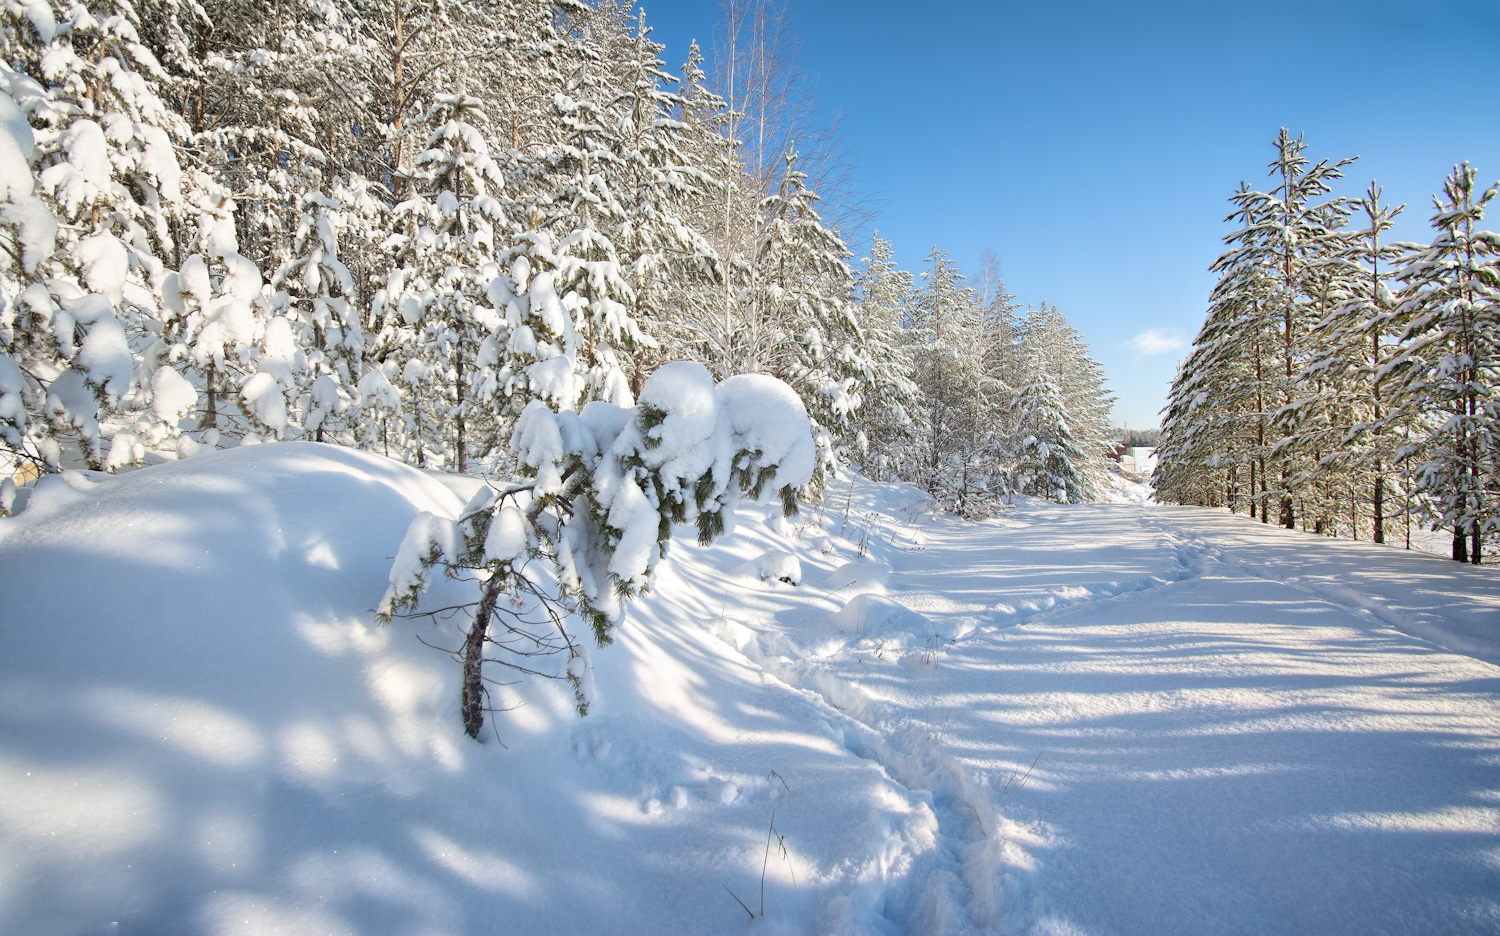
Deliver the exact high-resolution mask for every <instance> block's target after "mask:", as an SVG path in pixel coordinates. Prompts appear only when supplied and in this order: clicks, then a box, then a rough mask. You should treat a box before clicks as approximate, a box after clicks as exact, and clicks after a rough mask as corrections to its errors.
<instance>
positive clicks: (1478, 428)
mask: <svg viewBox="0 0 1500 936" xmlns="http://www.w3.org/2000/svg"><path fill="white" fill-rule="evenodd" d="M1475 176H1476V172H1475V170H1474V169H1473V167H1471V166H1470V165H1469V164H1468V163H1464V164H1463V165H1461V166H1455V167H1454V168H1453V172H1452V173H1451V174H1450V175H1449V176H1448V178H1447V180H1446V181H1445V182H1444V184H1443V194H1442V196H1440V197H1434V198H1433V205H1434V208H1435V213H1434V214H1433V216H1432V226H1433V227H1434V228H1435V229H1436V234H1435V236H1434V237H1433V241H1432V244H1431V245H1430V246H1429V247H1427V249H1425V250H1423V251H1421V252H1420V253H1418V254H1416V255H1415V256H1413V257H1412V258H1411V259H1410V260H1409V261H1408V262H1407V263H1406V264H1405V265H1403V266H1402V267H1401V270H1400V272H1399V273H1398V274H1397V278H1398V279H1399V280H1400V281H1401V283H1402V290H1401V294H1400V296H1399V297H1398V298H1399V302H1400V305H1399V306H1398V307H1397V310H1396V314H1397V316H1398V319H1399V321H1400V322H1401V324H1402V326H1403V328H1402V333H1401V342H1402V348H1401V350H1400V352H1399V353H1398V354H1397V355H1396V356H1395V357H1394V358H1392V359H1391V360H1390V362H1389V363H1388V364H1386V365H1385V373H1388V374H1390V375H1391V377H1392V378H1393V380H1394V382H1395V383H1396V384H1397V386H1398V387H1399V388H1400V399H1401V404H1400V409H1401V410H1403V411H1405V412H1410V413H1411V414H1412V415H1413V416H1414V417H1415V418H1414V422H1415V423H1416V425H1417V427H1418V428H1417V432H1418V437H1417V438H1418V446H1419V447H1418V448H1417V450H1416V452H1413V453H1407V454H1408V455H1410V456H1414V457H1419V458H1420V468H1419V469H1418V477H1419V481H1420V484H1421V486H1422V489H1423V490H1424V491H1425V492H1426V493H1427V494H1428V495H1429V496H1430V497H1431V498H1432V503H1433V506H1434V510H1435V514H1436V516H1435V518H1434V519H1435V520H1436V521H1437V523H1438V524H1440V525H1441V526H1443V527H1446V528H1448V529H1451V530H1452V531H1453V558H1454V559H1456V560H1458V561H1460V562H1463V561H1469V562H1472V563H1474V564H1476V565H1477V564H1479V563H1480V562H1481V560H1482V559H1483V554H1484V543H1485V541H1486V539H1493V538H1494V537H1495V536H1496V535H1497V534H1500V443H1497V437H1500V235H1497V234H1495V233H1494V232H1492V231H1484V230H1480V228H1479V223H1480V222H1481V221H1482V220H1483V219H1484V209H1485V206H1486V205H1488V204H1489V203H1490V202H1491V201H1492V200H1493V199H1494V198H1495V194H1496V191H1497V186H1495V185H1492V186H1490V187H1489V188H1487V189H1484V190H1477V189H1476V187H1475V181H1474V180H1475Z"/></svg>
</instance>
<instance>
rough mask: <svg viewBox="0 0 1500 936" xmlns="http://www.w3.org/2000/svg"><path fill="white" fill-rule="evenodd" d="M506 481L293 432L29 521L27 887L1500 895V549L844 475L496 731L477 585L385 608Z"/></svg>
mask: <svg viewBox="0 0 1500 936" xmlns="http://www.w3.org/2000/svg"><path fill="white" fill-rule="evenodd" d="M472 485H473V482H472V481H468V480H466V479H440V478H436V477H434V476H431V475H427V474H423V473H420V472H417V471H415V470H413V469H409V468H406V467H403V466H401V465H398V464H395V463H392V462H390V461H387V460H384V459H381V458H378V457H376V456H372V455H368V454H363V453H358V452H352V451H348V450H343V449H337V448H333V447H329V446H320V445H315V444H312V443H285V444H276V445H265V446H254V447H248V448H241V449H235V450H230V451H225V452H218V453H214V454H210V455H204V456H200V457H197V458H194V459H190V460H187V461H183V462H178V463H175V464H171V465H165V466H158V467H153V468H149V469H145V470H142V471H139V472H135V473H132V474H128V475H123V476H120V477H114V478H107V479H104V480H101V481H97V482H95V481H91V480H89V479H87V478H84V477H82V476H78V475H73V476H71V477H70V478H69V479H68V480H63V479H60V478H54V479H50V480H48V481H46V482H44V484H43V486H42V487H41V489H39V490H37V491H36V492H34V493H33V494H32V495H31V500H30V503H29V504H28V505H27V506H26V509H25V510H24V511H23V512H21V513H20V514H19V515H18V516H17V517H15V518H13V519H10V520H0V932H3V933H26V934H39V936H46V934H70V936H71V934H85V933H88V934H92V933H114V934H124V936H131V934H153V936H154V934H175V933H184V934H188V933H191V934H197V933H205V934H241V933H243V934H270V933H276V934H282V933H299V934H300V933H364V934H383V933H393V934H396V933H399V934H407V933H410V934H444V933H448V934H474V933H491V932H504V933H551V932H558V933H568V932H609V933H617V932H623V933H673V932H682V933H689V932H754V933H804V932H847V933H904V932H910V933H943V932H953V933H969V932H996V933H1027V932H1034V933H1091V934H1093V933H1097V934H1108V933H1142V934H1166V933H1314V932H1316V933H1361V934H1363V933H1376V932H1379V933H1401V932H1411V933H1488V932H1500V698H1497V693H1500V668H1497V666H1496V665H1495V664H1496V663H1500V640H1497V638H1496V631H1497V629H1500V576H1497V574H1496V570H1493V569H1477V570H1476V569H1472V568H1467V567H1460V566H1459V565H1458V564H1456V563H1452V562H1447V561H1444V560H1440V559H1435V558H1432V557H1427V556H1420V555H1413V554H1409V553H1403V552H1401V551H1400V550H1395V549H1391V548H1383V547H1376V546H1372V545H1369V544H1360V543H1349V542H1344V541H1329V540H1326V539H1323V538H1319V537H1312V536H1307V535H1303V534H1298V533H1291V532H1288V531H1284V530H1277V529H1271V528H1266V527H1262V526H1260V525H1259V524H1255V523H1252V522H1250V521H1248V520H1246V519H1244V518H1240V517H1230V516H1229V515H1227V514H1224V513H1214V512H1209V511H1196V510H1188V509H1176V508H1163V507H1154V506H1147V505H1146V504H1144V503H1142V502H1141V501H1142V500H1143V499H1142V498H1137V499H1135V502H1132V503H1120V504H1107V505H1095V506H1086V507H1050V506H1027V507H1023V508H1020V509H1018V510H1016V511H1014V512H1012V513H1011V514H1009V515H1008V516H1006V517H1005V518H1002V519H1000V520H996V521H991V522H987V523H982V524H965V523H961V522H959V521H956V520H952V519H948V518H935V519H934V518H932V517H930V516H927V515H924V514H922V513H921V512H920V510H921V507H922V501H921V498H920V496H919V495H918V494H916V492H913V491H911V490H910V489H907V488H901V487H894V486H881V485H874V484H869V483H866V482H861V481H856V482H854V486H853V488H852V490H848V485H846V484H844V483H842V482H840V483H835V484H834V485H833V486H832V489H831V491H830V495H829V499H828V501H827V502H826V503H825V505H824V506H823V507H822V508H821V509H818V508H814V510H813V511H809V512H808V513H807V514H805V515H804V517H803V519H802V520H801V521H800V522H797V523H786V522H784V521H780V520H776V521H773V522H767V521H766V517H767V511H766V510H765V509H763V508H755V509H753V510H751V509H748V508H747V509H746V510H744V511H742V512H741V518H740V526H739V529H738V531H737V532H735V533H733V534H731V535H729V536H727V537H725V538H724V539H723V540H721V541H720V543H718V544H716V545H714V546H712V547H706V548H705V547H698V546H696V545H694V544H692V542H691V539H690V538H688V537H686V536H685V537H684V538H682V539H681V540H679V542H677V543H676V544H675V545H674V547H673V552H672V555H671V557H670V559H669V561H668V562H666V563H665V564H664V565H663V566H662V568H661V569H660V572H659V578H658V582H657V585H656V587H655V588H654V589H653V591H652V593H651V594H649V595H648V596H646V597H645V598H643V599H641V600H639V601H637V602H636V603H634V604H633V605H632V607H631V610H630V612H629V615H628V617H627V620H626V622H625V623H624V624H623V625H622V626H621V627H620V628H619V629H618V630H617V636H616V640H615V643H614V644H613V645H612V646H609V647H605V648H602V649H597V650H595V651H594V652H593V654H592V658H593V662H594V666H595V680H596V685H597V697H596V701H595V704H594V708H593V710H592V711H591V714H590V715H589V716H588V717H587V718H584V719H579V718H578V717H577V716H576V715H574V714H573V713H572V710H571V705H570V701H571V696H570V694H569V693H568V692H567V691H566V687H565V686H562V685H558V684H554V683H543V682H540V681H537V680H531V681H530V682H527V683H525V684H523V685H518V686H515V687H510V688H507V689H504V690H503V691H500V692H497V694H496V695H497V698H496V701H497V702H498V703H501V704H504V705H517V706H519V707H517V708H515V709H513V710H512V711H509V712H506V713H502V714H499V715H496V716H495V717H494V718H493V720H492V723H493V725H494V728H495V730H496V733H497V735H498V739H499V740H502V741H503V742H504V746H502V745H501V744H500V743H496V737H495V736H490V737H489V739H488V743H485V744H475V743H474V742H472V741H470V740H469V739H467V738H465V737H464V736H463V734H462V731H461V728H460V726H459V720H458V715H457V701H458V699H457V696H458V688H459V684H458V675H459V673H458V667H457V664H455V663H454V662H453V661H452V660H451V659H450V658H449V657H448V656H447V655H445V654H444V653H443V652H441V651H440V650H435V649H432V648H430V647H428V646H426V645H425V644H424V643H423V642H422V640H425V641H427V642H428V643H431V644H435V645H439V646H455V645H456V643H457V635H458V633H459V628H460V626H461V623H462V622H460V621H457V620H450V621H446V622H443V623H439V624H433V623H430V622H427V621H404V622H403V621H397V622H395V623H393V624H392V625H390V626H389V627H385V628H381V627H378V626H376V625H374V624H372V623H371V617H372V612H371V608H373V606H374V604H375V602H376V601H377V600H378V598H379V596H380V594H381V592H382V591H383V589H384V586H385V579H386V572H387V570H388V568H389V560H390V557H391V556H392V554H393V553H394V551H395V548H396V546H397V544H399V542H400V540H401V537H402V534H403V533H404V531H405V528H406V525H407V523H408V522H409V521H410V519H411V518H412V516H414V515H415V514H416V513H417V512H418V511H420V510H431V511H434V512H446V513H449V514H452V513H453V512H455V511H457V510H458V509H460V507H461V506H462V504H463V502H464V501H465V500H466V495H467V494H468V493H469V489H470V488H471V487H472ZM846 505H847V506H846ZM861 546H863V547H864V551H865V552H867V553H868V555H866V556H863V557H861V556H859V555H858V553H859V552H860V551H861V549H860V547H861ZM783 579H786V580H790V581H783ZM791 582H797V583H799V584H791ZM471 588H472V586H471V585H467V584H465V583H459V582H447V583H443V584H440V585H438V586H436V587H435V588H434V590H433V592H432V593H431V594H430V596H429V598H430V602H429V603H428V604H427V605H426V606H430V607H438V606H440V605H441V604H443V603H445V602H450V601H453V600H460V599H463V598H465V597H466V596H467V595H469V594H470V592H469V591H468V590H469V589H471ZM418 637H421V638H422V640H419V639H418ZM1464 654H1467V655H1464ZM492 675H496V676H499V675H500V674H498V673H496V674H492ZM773 810H774V817H775V818H774V828H775V833H774V834H772V835H771V837H770V840H769V841H770V845H769V847H768V845H767V842H768V832H769V827H770V825H771V822H772V814H773ZM763 868H764V897H763V898H762V869H763ZM731 892H732V895H733V896H731ZM736 897H737V898H738V900H740V901H743V902H744V903H745V904H746V905H748V907H749V909H750V910H752V911H755V912H756V913H757V914H759V913H760V911H761V910H762V908H763V909H764V915H763V916H759V915H758V916H756V917H755V918H753V919H752V918H751V917H750V916H749V915H748V914H747V912H746V910H745V909H742V908H741V906H740V904H739V903H738V902H737V901H736Z"/></svg>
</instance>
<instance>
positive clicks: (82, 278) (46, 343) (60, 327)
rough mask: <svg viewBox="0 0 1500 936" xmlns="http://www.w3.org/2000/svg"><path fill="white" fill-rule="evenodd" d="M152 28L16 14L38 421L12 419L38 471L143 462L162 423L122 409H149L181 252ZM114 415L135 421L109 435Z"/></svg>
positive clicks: (17, 229) (8, 34)
mask: <svg viewBox="0 0 1500 936" xmlns="http://www.w3.org/2000/svg"><path fill="white" fill-rule="evenodd" d="M96 13H97V15H96ZM137 26H138V21H137V20H136V19H135V16H134V12H133V10H132V9H131V7H130V6H129V5H128V4H123V3H121V4H103V5H101V7H100V8H98V9H97V10H96V11H95V12H90V10H89V9H88V8H86V7H84V6H82V5H76V6H73V7H71V8H70V9H69V10H68V12H67V15H66V16H65V17H64V18H63V21H62V22H61V23H58V22H57V21H56V20H55V19H54V18H53V15H52V13H51V11H50V9H49V7H48V5H46V4H43V3H37V4H32V5H31V6H30V7H28V8H26V10H25V11H24V13H23V11H22V10H21V8H13V9H9V10H8V11H7V13H6V14H5V22H4V32H3V39H4V48H5V53H6V59H7V60H8V61H10V62H15V63H17V64H19V65H21V66H22V67H23V68H24V67H29V68H31V69H33V70H34V74H32V75H29V76H28V75H25V74H22V73H18V72H13V71H11V70H10V69H9V68H5V69H4V73H3V75H0V79H3V80H0V84H3V86H4V87H3V88H0V90H3V91H4V92H5V93H6V94H7V96H8V99H9V102H10V103H9V106H8V107H7V111H8V117H9V118H10V121H11V122H12V123H13V127H12V130H13V134H12V143H13V144H14V148H15V150H16V151H17V152H18V153H19V154H20V157H21V158H19V159H17V160H16V161H15V162H14V163H12V168H11V172H12V173H14V177H13V179H12V180H11V181H10V183H9V185H8V188H9V189H10V192H9V199H10V201H11V207H10V209H9V210H8V211H7V215H8V216H9V218H8V220H9V221H10V224H11V226H12V231H13V234H12V243H13V244H14V245H16V247H17V248H20V249H18V250H15V251H14V255H13V256H14V261H15V263H16V266H15V267H14V268H13V274H12V276H8V277H7V279H9V280H10V281H11V282H10V284H9V286H8V288H7V290H6V292H7V293H10V295H8V296H6V297H5V299H4V300H3V301H4V303H5V305H6V306H7V307H8V308H7V310H6V311H7V313H8V314H7V315H6V316H5V317H6V318H7V319H9V320H10V328H9V329H7V330H8V331H9V332H10V336H9V338H8V340H7V342H6V343H7V344H9V345H10V348H9V350H10V352H11V358H12V363H13V364H16V365H17V368H16V371H17V372H16V373H14V374H11V375H10V377H13V378H15V380H7V384H10V383H15V382H16V381H19V382H20V387H19V389H18V390H17V391H16V392H17V394H18V396H17V397H16V400H17V405H18V406H19V408H20V411H19V412H18V414H17V416H18V417H20V416H21V415H22V414H24V413H25V412H26V411H27V410H30V411H31V414H32V418H31V419H29V420H25V422H26V423H27V425H26V430H25V432H24V433H23V432H20V431H19V429H17V427H18V426H19V423H20V421H21V420H20V419H19V418H18V419H17V421H16V422H15V423H13V424H12V428H13V429H17V432H16V439H15V440H14V444H15V445H16V446H17V447H18V448H17V451H18V454H21V453H24V457H26V458H27V459H28V460H31V461H33V463H34V464H35V465H37V466H39V467H40V466H45V467H48V468H56V467H59V466H60V465H61V464H62V463H63V462H64V461H65V460H68V459H72V458H81V459H83V460H84V461H86V462H88V463H89V464H92V465H95V466H96V467H108V468H116V467H121V466H123V465H126V464H130V463H134V462H138V461H139V460H140V458H141V456H142V455H143V451H144V447H143V445H142V442H141V439H140V438H138V435H141V434H147V433H148V430H149V422H150V420H149V419H148V420H144V421H143V422H142V424H141V425H140V426H136V427H133V428H134V430H135V431H130V430H127V429H126V428H125V426H126V425H128V422H127V419H128V417H127V416H126V415H125V414H124V413H123V412H120V411H124V410H139V409H140V407H142V406H143V405H145V404H146V403H147V402H149V394H148V392H147V391H146V390H145V389H144V388H143V387H141V386H140V381H141V380H142V379H146V380H149V379H150V377H151V374H150V370H149V367H150V366H151V365H154V363H155V361H154V358H152V357H151V356H150V355H149V354H148V355H147V360H145V361H143V362H140V361H138V358H139V357H140V356H141V353H142V352H141V350H140V349H141V347H142V346H143V345H144V344H145V343H146V342H148V341H149V340H150V336H151V334H152V332H153V330H154V326H153V324H152V319H153V316H154V311H155V307H156V305H157V296H158V288H159V286H160V284H161V279H162V270H163V265H162V262H161V260H160V259H159V256H160V255H162V254H165V253H168V252H170V251H171V250H172V249H173V242H172V237H171V234H170V220H171V218H170V212H171V210H172V209H173V208H174V207H175V206H176V205H177V204H178V203H179V200H180V171H179V168H178V163H177V160H176V156H175V153H174V151H173V147H172V142H171V139H170V137H169V132H170V131H174V130H177V129H179V128H180V125H181V121H180V120H179V119H177V118H176V116H175V115H174V114H172V113H171V112H170V111H169V110H168V109H167V108H166V107H165V106H164V105H163V103H162V101H161V99H160V97H159V96H158V94H157V84H158V83H159V81H160V80H161V79H162V78H163V77H164V74H163V72H162V69H161V67H160V65H159V64H158V63H157V61H156V60H155V58H154V57H153V56H152V54H151V52H150V51H149V50H148V49H147V48H146V47H145V46H143V45H142V44H141V43H140V41H139V35H138V32H137ZM32 124H35V125H36V127H37V128H38V130H37V132H33V130H32V126H31V125H32ZM33 163H34V164H35V174H33V171H32V169H31V168H30V167H31V165H32V164H33ZM38 196H39V198H38ZM59 221H60V222H62V223H61V225H60V226H58V225H56V224H55V222H59ZM17 326H19V327H17ZM127 330H128V331H129V333H130V334H133V335H135V336H136V337H135V341H136V347H135V348H132V347H131V345H130V339H129V338H127ZM39 332H46V333H48V335H49V336H50V337H48V338H42V337H41V335H40V334H39ZM17 358H19V360H18V359H17ZM138 364H144V365H146V366H138ZM127 398H128V399H127ZM111 412H120V416H119V417H118V418H116V419H115V420H113V421H112V424H110V425H104V426H101V424H100V421H99V420H100V417H101V416H103V415H105V414H107V413H111ZM106 439H110V440H111V443H110V447H109V451H108V455H107V456H106V455H105V452H104V448H103V443H104V441H105V440H106ZM28 440H29V441H28ZM69 443H73V445H72V447H73V448H76V450H75V451H67V452H65V451H64V448H66V447H69Z"/></svg>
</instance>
